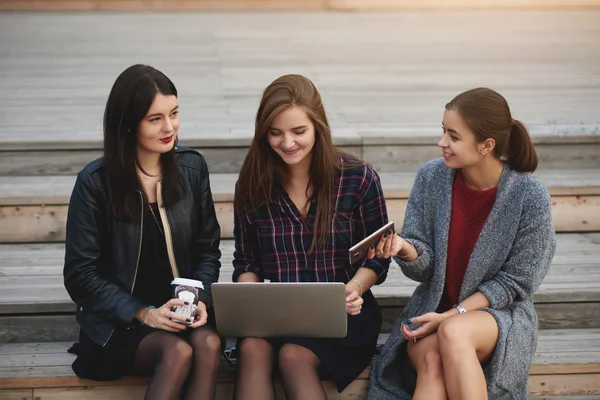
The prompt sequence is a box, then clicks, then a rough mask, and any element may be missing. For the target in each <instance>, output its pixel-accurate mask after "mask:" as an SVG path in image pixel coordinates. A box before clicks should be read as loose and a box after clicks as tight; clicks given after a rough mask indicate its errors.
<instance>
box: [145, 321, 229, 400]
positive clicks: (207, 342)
mask: <svg viewBox="0 0 600 400" xmlns="http://www.w3.org/2000/svg"><path fill="white" fill-rule="evenodd" d="M220 357H221V339H220V338H219V336H218V335H217V334H216V333H215V331H214V329H213V328H210V327H200V328H196V329H194V331H192V332H191V334H190V336H189V343H188V342H187V341H186V340H184V339H182V338H180V337H178V336H176V335H174V334H172V333H169V332H166V331H156V332H152V333H151V334H149V335H148V336H146V337H145V338H144V339H143V340H142V342H141V343H140V345H139V347H138V349H137V352H136V353H135V361H134V366H133V374H134V375H141V376H148V375H150V376H151V379H150V383H149V384H148V389H147V390H146V396H145V397H144V399H145V400H154V399H158V400H170V399H172V400H179V399H181V398H183V399H198V400H200V399H214V397H215V393H216V389H217V384H216V379H217V371H218V368H219V359H220ZM186 382H187V384H186Z"/></svg>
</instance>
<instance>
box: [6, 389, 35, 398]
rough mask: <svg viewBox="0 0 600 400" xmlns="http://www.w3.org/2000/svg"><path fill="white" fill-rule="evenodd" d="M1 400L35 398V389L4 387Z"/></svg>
mask: <svg viewBox="0 0 600 400" xmlns="http://www.w3.org/2000/svg"><path fill="white" fill-rule="evenodd" d="M0 400H33V389H3V390H0Z"/></svg>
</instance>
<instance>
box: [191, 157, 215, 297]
mask: <svg viewBox="0 0 600 400" xmlns="http://www.w3.org/2000/svg"><path fill="white" fill-rule="evenodd" d="M198 172H199V173H198V174H197V176H198V180H197V182H195V185H194V202H195V207H197V214H198V216H199V220H198V222H199V227H197V229H196V230H195V231H196V237H195V238H194V265H193V266H192V275H193V276H194V279H196V280H199V281H202V283H203V284H204V289H205V290H203V291H202V293H201V294H200V301H202V302H203V303H204V304H206V305H207V306H209V307H212V304H213V303H212V290H211V285H212V284H213V283H214V282H217V281H218V280H219V272H220V268H221V261H220V258H221V250H219V245H220V243H221V227H220V226H219V222H218V221H217V214H216V212H215V204H214V202H213V197H212V191H211V189H210V180H209V175H208V166H207V165H206V161H205V160H204V157H201V158H200V161H199V171H198Z"/></svg>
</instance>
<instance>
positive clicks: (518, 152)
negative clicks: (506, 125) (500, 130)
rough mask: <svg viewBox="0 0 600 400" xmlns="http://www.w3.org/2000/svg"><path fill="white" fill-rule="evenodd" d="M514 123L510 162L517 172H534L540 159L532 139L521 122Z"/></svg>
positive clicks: (511, 136) (509, 151) (510, 145)
mask: <svg viewBox="0 0 600 400" xmlns="http://www.w3.org/2000/svg"><path fill="white" fill-rule="evenodd" d="M514 121H515V122H514V123H513V124H512V127H511V128H510V136H509V139H508V162H509V164H510V167H511V168H512V169H514V170H515V171H517V172H533V171H535V169H536V168H537V165H538V157H537V154H536V152H535V149H534V148H533V143H532V141H531V137H530V136H529V132H527V128H525V125H523V123H521V121H517V120H516V119H515V120H514Z"/></svg>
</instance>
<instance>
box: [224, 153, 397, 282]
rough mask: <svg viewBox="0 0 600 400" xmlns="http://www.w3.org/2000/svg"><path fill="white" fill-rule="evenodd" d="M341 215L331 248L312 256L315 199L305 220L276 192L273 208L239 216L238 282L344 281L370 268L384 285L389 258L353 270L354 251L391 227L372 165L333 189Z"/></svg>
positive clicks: (343, 175) (348, 173)
mask: <svg viewBox="0 0 600 400" xmlns="http://www.w3.org/2000/svg"><path fill="white" fill-rule="evenodd" d="M333 205H334V208H335V215H334V216H333V218H332V221H331V224H330V225H329V238H328V240H327V242H326V245H325V246H320V248H318V249H316V250H315V251H313V253H312V254H307V251H308V249H309V248H310V245H311V242H312V240H313V234H312V232H311V227H312V224H313V222H314V219H315V215H316V200H312V201H311V204H310V207H309V210H308V212H307V214H306V216H305V217H303V216H302V214H301V213H300V211H298V209H297V207H296V206H295V205H294V203H293V202H292V200H291V199H290V198H289V196H288V195H287V193H286V192H285V190H283V189H282V188H281V187H278V188H276V190H275V193H274V196H273V200H272V201H271V203H270V204H269V205H268V206H264V207H262V208H261V209H259V210H257V211H253V212H235V215H234V238H235V251H234V259H233V266H234V272H233V280H234V281H236V280H237V278H238V277H239V276H240V275H241V274H243V273H244V272H254V273H255V274H256V275H258V276H259V278H260V279H263V280H264V279H268V280H270V281H272V282H343V283H347V282H348V281H349V280H350V279H352V277H353V276H354V274H355V272H356V270H357V269H358V268H359V267H361V266H364V267H367V268H370V269H372V270H373V271H375V273H377V275H378V276H379V279H378V282H377V283H382V282H383V281H384V280H385V278H386V276H387V271H388V268H389V265H390V260H389V259H373V260H367V259H365V260H364V261H363V262H362V265H360V264H358V265H351V264H350V261H349V255H348V250H349V249H350V247H352V246H353V245H354V244H356V243H358V242H359V241H361V240H362V239H364V238H365V237H367V236H368V235H370V234H371V233H373V232H375V231H376V230H377V229H379V228H380V227H381V226H383V225H384V224H386V223H387V222H388V217H387V209H386V205H385V198H384V196H383V191H382V189H381V183H380V181H379V176H378V175H377V173H376V172H375V171H374V170H373V169H372V168H371V167H369V166H366V165H365V166H359V167H353V168H350V169H347V170H343V171H341V172H340V174H338V176H337V177H336V184H335V186H334V190H333Z"/></svg>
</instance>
